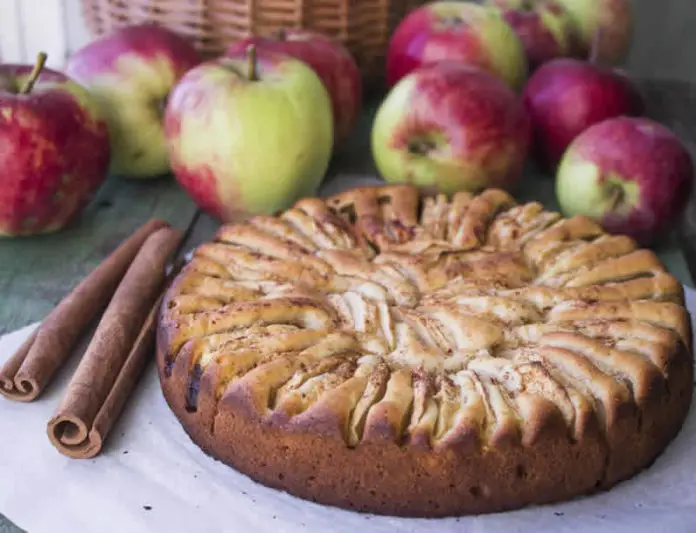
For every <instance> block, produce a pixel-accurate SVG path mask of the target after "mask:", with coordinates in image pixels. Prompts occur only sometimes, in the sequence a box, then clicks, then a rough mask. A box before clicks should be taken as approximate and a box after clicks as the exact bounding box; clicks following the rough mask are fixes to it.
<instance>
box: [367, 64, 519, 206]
mask: <svg viewBox="0 0 696 533" xmlns="http://www.w3.org/2000/svg"><path fill="white" fill-rule="evenodd" d="M529 141H530V126H529V119H528V117H527V113H526V112H525V109H524V106H523V105H522V101H521V99H520V98H519V97H518V96H517V95H516V94H515V93H514V92H513V91H512V89H510V87H508V86H507V85H506V84H505V83H504V82H502V81H501V80H499V79H498V78H496V77H495V76H493V75H492V74H489V73H488V72H486V71H484V70H481V69H479V68H475V67H470V66H468V65H463V64H461V63H454V62H445V63H438V64H437V65H431V66H428V67H423V68H420V69H418V70H416V71H414V72H412V73H411V74H409V75H408V76H406V77H405V78H403V79H402V80H401V81H400V82H399V83H398V84H397V85H396V86H395V87H394V88H393V89H392V91H391V92H390V93H389V95H388V96H387V98H386V100H385V101H384V103H383V104H382V106H381V107H380V109H379V111H378V112H377V116H376V118H375V123H374V127H373V130H372V150H373V154H374V158H375V163H376V164H377V168H378V169H379V171H380V173H381V174H382V176H383V177H384V179H385V180H386V181H388V182H394V183H404V182H408V183H415V184H416V185H418V186H420V187H423V188H426V189H431V190H432V189H434V190H438V191H442V192H445V193H453V192H455V191H461V190H468V191H477V190H480V189H483V188H486V187H500V188H505V189H511V188H512V187H513V185H514V184H515V183H516V181H517V179H518V178H519V176H520V174H521V173H522V170H523V167H524V163H525V159H526V156H527V149H528V146H529Z"/></svg>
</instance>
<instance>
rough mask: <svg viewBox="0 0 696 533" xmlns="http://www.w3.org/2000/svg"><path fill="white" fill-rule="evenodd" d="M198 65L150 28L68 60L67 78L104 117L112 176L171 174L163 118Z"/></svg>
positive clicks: (173, 39) (183, 46) (119, 34)
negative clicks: (173, 96)
mask: <svg viewBox="0 0 696 533" xmlns="http://www.w3.org/2000/svg"><path fill="white" fill-rule="evenodd" d="M200 61H201V59H200V57H199V55H198V53H197V52H196V50H195V49H194V47H193V45H191V44H190V43H189V42H187V41H186V40H184V39H183V38H182V37H180V36H178V35H177V34H175V33H173V32H171V31H169V30H167V29H165V28H162V27H159V26H155V25H151V24H144V25H140V26H130V27H126V28H122V29H120V30H117V31H115V32H114V33H112V34H110V35H108V36H107V37H105V38H102V39H99V40H96V41H94V42H91V43H89V44H87V45H86V46H85V47H83V48H81V49H80V50H78V51H76V52H75V53H74V54H73V55H72V56H71V57H70V58H69V60H68V63H67V65H66V68H65V71H66V73H67V74H68V76H70V77H71V78H72V79H74V80H75V81H77V82H78V83H80V84H81V85H83V86H84V87H86V88H87V89H88V90H89V91H90V93H91V94H92V95H93V96H94V98H96V99H97V101H98V103H99V105H100V106H101V108H102V109H103V111H104V113H105V115H106V118H107V121H108V124H109V133H110V137H111V150H112V153H113V157H112V162H111V172H112V173H113V174H117V175H122V176H124V177H131V178H151V177H157V176H161V175H163V174H166V173H168V172H169V160H168V158H167V150H166V146H165V139H164V131H163V128H162V113H163V110H164V107H165V104H166V100H167V97H168V96H169V91H171V89H172V87H174V85H175V84H176V82H177V81H179V79H180V78H181V77H182V76H183V75H184V74H185V73H186V72H187V71H188V70H189V69H190V68H191V67H193V66H195V65H197V64H199V63H200Z"/></svg>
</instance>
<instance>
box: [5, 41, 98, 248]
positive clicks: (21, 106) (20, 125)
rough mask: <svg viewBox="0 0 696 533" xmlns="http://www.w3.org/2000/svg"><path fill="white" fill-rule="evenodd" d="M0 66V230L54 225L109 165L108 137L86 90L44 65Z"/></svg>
mask: <svg viewBox="0 0 696 533" xmlns="http://www.w3.org/2000/svg"><path fill="white" fill-rule="evenodd" d="M44 62H45V55H43V54H42V55H40V57H39V62H38V63H37V65H36V66H35V67H33V68H32V67H31V66H29V65H0V235H4V236H16V235H35V234H39V233H48V232H52V231H56V230H59V229H61V228H63V227H64V226H65V225H67V224H68V223H69V222H70V221H71V220H72V219H73V218H74V217H75V216H76V215H77V214H78V213H79V212H80V211H81V210H82V208H84V207H85V205H87V203H88V202H89V200H90V199H91V198H92V196H93V194H94V193H95V192H96V190H97V189H98V188H99V186H100V185H101V184H102V182H103V181H104V179H105V178H106V175H107V170H108V166H109V135H108V129H107V125H106V122H105V121H104V119H103V118H102V115H101V113H100V111H99V108H98V107H97V105H96V102H95V101H94V100H93V99H92V97H91V96H90V95H89V94H88V93H87V91H86V90H85V89H83V88H82V87H80V86H79V85H78V84H77V83H75V82H73V81H71V80H70V79H68V78H67V77H66V76H65V75H63V74H61V73H59V72H55V71H53V70H49V69H45V68H43V64H44Z"/></svg>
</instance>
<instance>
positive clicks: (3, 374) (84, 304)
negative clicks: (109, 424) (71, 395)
mask: <svg viewBox="0 0 696 533" xmlns="http://www.w3.org/2000/svg"><path fill="white" fill-rule="evenodd" d="M163 227H167V223H166V222H165V221H163V220H156V219H155V220H150V221H149V222H147V223H146V224H144V225H143V226H142V227H140V229H138V231H136V232H135V233H134V234H133V235H132V236H131V237H129V238H128V239H127V240H126V241H124V242H123V243H122V244H121V245H120V246H119V247H118V248H117V249H116V250H115V251H114V252H113V253H111V255H109V256H108V257H107V258H106V259H105V260H104V261H103V262H102V263H101V264H100V265H99V266H98V267H97V268H95V269H94V270H93V271H92V272H91V273H90V274H89V275H88V276H87V277H86V278H84V279H83V280H82V281H81V282H80V283H79V284H78V285H77V286H76V287H75V288H74V289H73V290H72V292H70V294H68V295H67V296H66V297H65V298H64V299H63V300H62V301H61V302H60V303H59V304H58V305H57V306H56V307H55V308H54V309H53V311H51V312H50V313H49V314H48V316H47V317H46V318H45V319H44V320H43V322H42V323H41V325H40V326H39V327H38V328H37V330H36V331H35V332H34V334H32V336H31V337H29V339H28V340H27V341H26V342H25V343H24V344H23V345H22V346H21V347H20V348H19V350H17V352H16V353H15V354H14V355H13V356H12V357H11V358H10V359H9V360H8V361H7V362H6V363H5V365H4V366H3V367H2V368H0V394H2V395H3V396H5V397H7V398H9V399H10V400H15V401H20V402H30V401H32V400H35V399H36V398H37V397H38V396H39V395H40V394H41V393H42V392H43V391H44V389H45V388H46V386H47V385H48V383H49V382H50V381H51V379H52V378H53V376H54V375H55V373H56V371H57V370H58V369H59V368H60V367H61V366H62V365H63V363H65V361H66V360H67V359H68V357H69V356H70V354H71V353H72V350H73V348H74V347H75V345H76V344H77V342H78V340H79V339H80V336H81V335H82V333H83V332H84V331H85V329H86V327H87V326H88V325H89V324H90V323H91V322H92V321H93V320H94V318H95V317H96V316H97V314H98V313H99V312H100V311H101V310H102V309H104V307H106V305H107V303H108V302H109V299H110V298H111V296H112V295H113V293H114V291H115V290H116V287H117V286H118V284H119V282H120V281H121V279H123V276H124V274H125V273H126V271H127V270H128V267H129V266H130V265H131V263H132V262H133V258H134V257H135V256H136V254H137V253H138V250H140V248H141V247H142V246H143V243H144V242H145V241H146V239H147V238H148V237H150V235H152V234H153V233H154V232H156V231H157V230H159V229H161V228H163Z"/></svg>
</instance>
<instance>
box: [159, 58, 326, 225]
mask: <svg viewBox="0 0 696 533" xmlns="http://www.w3.org/2000/svg"><path fill="white" fill-rule="evenodd" d="M333 127H334V123H333V115H332V110H331V98H330V96H329V94H328V92H327V90H326V88H325V87H324V84H323V83H322V81H321V79H319V77H318V76H317V75H316V74H315V73H314V71H313V70H312V69H311V68H310V67H309V66H307V65H306V64H305V63H304V62H302V61H299V60H297V59H294V58H291V57H290V56H286V55H282V54H276V53H272V52H268V51H264V52H259V53H258V55H257V53H256V49H255V47H253V46H251V47H249V49H248V50H247V51H240V52H239V53H237V54H236V55H233V56H227V57H223V58H219V59H217V60H213V61H210V62H207V63H203V64H202V65H199V66H198V67H196V68H194V69H192V70H191V71H189V72H188V73H187V74H186V75H185V76H184V77H183V78H182V79H181V81H180V82H179V83H178V84H177V86H176V87H175V88H174V90H173V91H172V93H171V95H170V98H169V103H168V104H167V109H166V111H165V119H164V129H165V135H166V138H167V147H168V151H169V155H170V159H171V164H172V170H173V171H174V175H175V176H176V179H177V180H178V182H179V183H180V184H181V186H182V187H183V188H184V190H185V191H186V192H187V193H188V194H189V195H190V196H191V197H192V198H193V200H194V201H195V202H196V203H197V204H198V205H199V206H200V207H201V208H202V209H204V210H205V211H207V212H208V213H209V214H211V215H212V216H214V217H216V218H218V219H220V220H222V221H230V220H234V219H237V218H238V217H244V216H248V215H252V214H260V213H274V212H277V211H279V210H281V209H284V208H287V207H288V206H290V205H291V204H292V203H293V202H295V201H296V200H297V199H299V198H301V197H304V196H308V195H313V194H315V193H316V192H317V189H318V188H319V185H320V184H321V182H322V180H323V178H324V175H325V173H326V169H327V168H328V165H329V160H330V158H331V153H332V147H333Z"/></svg>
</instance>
